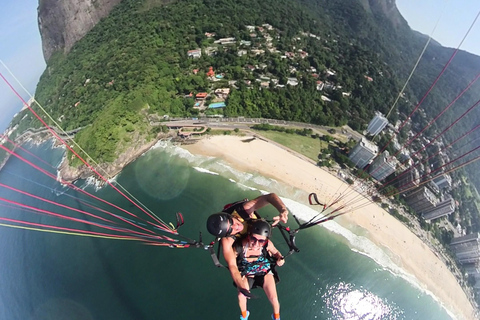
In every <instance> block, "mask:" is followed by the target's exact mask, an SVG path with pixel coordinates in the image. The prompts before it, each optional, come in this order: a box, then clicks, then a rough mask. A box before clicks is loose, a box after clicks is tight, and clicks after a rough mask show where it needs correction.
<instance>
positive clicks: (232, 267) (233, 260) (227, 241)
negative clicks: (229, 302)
mask: <svg viewBox="0 0 480 320" xmlns="http://www.w3.org/2000/svg"><path fill="white" fill-rule="evenodd" d="M221 241H222V252H223V258H224V259H225V262H226V263H227V266H228V270H229V271H230V275H231V276H232V279H233V281H234V282H235V285H236V286H237V288H239V289H246V290H247V291H249V290H248V287H245V286H244V284H243V281H241V280H242V275H241V274H240V271H238V267H237V255H236V254H235V251H234V249H233V247H232V245H233V242H234V241H235V240H234V239H232V238H222V240H221Z"/></svg>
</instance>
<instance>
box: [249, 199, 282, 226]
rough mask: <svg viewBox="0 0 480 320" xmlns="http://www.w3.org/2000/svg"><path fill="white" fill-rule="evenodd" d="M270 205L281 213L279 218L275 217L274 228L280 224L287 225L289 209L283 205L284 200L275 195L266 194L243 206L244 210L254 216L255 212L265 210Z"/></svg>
mask: <svg viewBox="0 0 480 320" xmlns="http://www.w3.org/2000/svg"><path fill="white" fill-rule="evenodd" d="M268 204H271V205H272V206H274V207H275V208H276V209H277V210H278V212H279V215H278V216H276V217H273V220H274V222H273V224H272V226H275V225H276V224H278V223H279V222H283V223H287V221H288V210H287V207H286V206H285V204H284V203H283V201H282V199H280V198H279V197H278V196H277V195H276V194H275V193H269V194H265V195H262V196H259V197H257V198H255V199H253V200H250V201H247V202H246V203H245V204H244V205H243V208H244V209H245V211H246V212H247V213H248V214H252V213H253V211H255V210H258V209H260V208H263V207H265V206H266V205H268Z"/></svg>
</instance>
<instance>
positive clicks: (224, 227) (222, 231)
mask: <svg viewBox="0 0 480 320" xmlns="http://www.w3.org/2000/svg"><path fill="white" fill-rule="evenodd" d="M229 222H230V225H229V224H228V223H229ZM232 225H233V219H232V216H231V215H229V214H228V213H225V212H219V213H214V214H212V215H211V216H210V217H208V219H207V230H208V232H210V233H211V234H212V235H214V236H215V237H228V236H229V235H230V234H231V233H232Z"/></svg>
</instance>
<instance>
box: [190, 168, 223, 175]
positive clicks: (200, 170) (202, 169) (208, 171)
mask: <svg viewBox="0 0 480 320" xmlns="http://www.w3.org/2000/svg"><path fill="white" fill-rule="evenodd" d="M193 169H195V170H197V171H198V172H202V173H208V174H211V175H214V176H218V175H219V173H218V172H213V171H210V170H208V169H204V168H201V167H193Z"/></svg>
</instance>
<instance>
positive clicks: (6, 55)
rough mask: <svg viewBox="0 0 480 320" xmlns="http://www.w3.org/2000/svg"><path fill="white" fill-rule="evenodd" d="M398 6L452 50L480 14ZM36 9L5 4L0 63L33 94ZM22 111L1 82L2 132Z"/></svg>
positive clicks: (459, 7)
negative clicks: (435, 28) (17, 113)
mask: <svg viewBox="0 0 480 320" xmlns="http://www.w3.org/2000/svg"><path fill="white" fill-rule="evenodd" d="M396 2H397V7H398V8H399V10H400V12H401V13H402V15H403V16H404V17H405V19H406V20H407V21H408V23H409V25H410V27H411V28H412V29H414V30H418V31H420V32H422V33H424V34H427V35H429V34H430V33H431V31H432V29H433V27H434V25H435V23H436V21H437V20H438V18H439V17H442V18H441V20H440V23H439V25H438V27H437V30H436V32H435V33H434V34H433V38H434V39H435V40H437V41H438V42H440V43H441V44H442V45H444V46H447V47H453V48H456V47H457V46H458V44H459V43H460V41H461V39H462V38H463V36H464V35H465V33H466V32H467V30H468V28H469V26H470V24H471V23H472V21H473V20H474V18H475V16H476V15H477V13H478V12H479V11H480V1H479V0H396ZM37 7H38V0H2V10H0V30H1V31H0V60H2V61H3V62H4V63H5V64H6V65H7V66H8V68H9V69H10V70H11V71H12V73H13V74H14V75H15V76H16V77H17V78H18V79H19V81H20V82H21V83H22V84H23V86H25V87H26V88H27V89H28V90H29V91H30V92H31V93H32V94H33V93H34V91H35V87H36V84H37V82H38V79H39V77H40V75H41V74H42V72H43V71H44V70H45V61H44V60H43V54H42V48H41V40H40V33H39V31H38V23H37ZM442 12H443V14H442ZM478 39H480V21H477V23H476V25H475V26H474V28H473V30H472V32H471V34H470V35H469V37H468V38H467V39H466V41H465V42H464V44H463V45H462V49H463V50H466V51H469V52H472V53H475V54H477V55H480V41H478ZM475 40H477V41H475ZM0 72H1V73H2V74H3V75H4V76H5V77H7V79H8V81H9V82H10V83H12V85H14V87H15V88H16V90H17V91H19V92H20V93H21V95H22V97H23V98H24V99H25V100H28V95H27V94H26V93H25V92H23V90H22V89H21V88H20V86H19V85H18V84H17V83H16V82H15V80H14V79H13V78H12V77H10V76H9V74H8V72H7V70H6V69H5V68H4V67H3V66H1V65H0ZM21 108H22V103H21V101H20V100H19V99H18V98H17V97H16V96H15V95H14V94H13V93H12V92H11V90H10V89H9V88H8V86H7V85H6V84H5V83H4V82H3V80H0V115H1V116H0V132H3V130H4V129H5V128H6V127H7V126H8V124H9V122H10V120H11V118H12V116H13V115H14V114H15V113H16V112H18V111H19V110H20V109H21Z"/></svg>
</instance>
